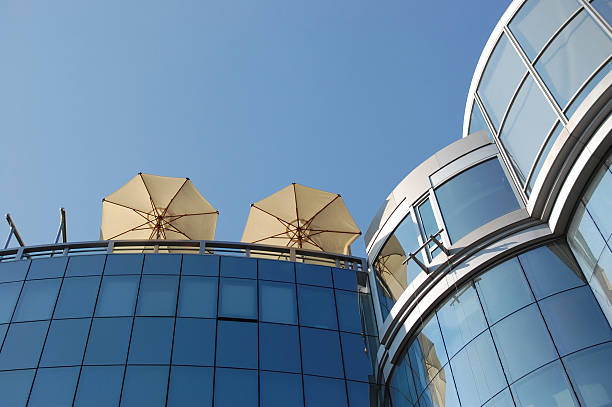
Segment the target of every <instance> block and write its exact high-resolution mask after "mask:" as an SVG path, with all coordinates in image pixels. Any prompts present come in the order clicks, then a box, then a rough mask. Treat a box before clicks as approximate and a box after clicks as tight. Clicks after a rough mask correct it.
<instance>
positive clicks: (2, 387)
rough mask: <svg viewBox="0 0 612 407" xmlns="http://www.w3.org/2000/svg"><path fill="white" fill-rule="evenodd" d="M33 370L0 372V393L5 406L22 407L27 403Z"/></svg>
mask: <svg viewBox="0 0 612 407" xmlns="http://www.w3.org/2000/svg"><path fill="white" fill-rule="evenodd" d="M34 372H35V370H13V371H11V372H0V392H1V393H2V403H4V405H6V406H15V407H22V406H25V405H26V403H27V401H28V395H29V394H30V387H31V386H32V380H33V379H34Z"/></svg>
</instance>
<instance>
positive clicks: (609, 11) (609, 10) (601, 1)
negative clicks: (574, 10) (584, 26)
mask: <svg viewBox="0 0 612 407" xmlns="http://www.w3.org/2000/svg"><path fill="white" fill-rule="evenodd" d="M591 5H592V6H593V7H595V10H597V12H598V13H599V14H600V15H601V16H602V17H603V18H604V19H605V20H606V21H607V22H608V24H610V25H612V2H611V1H610V0H593V1H592V2H591Z"/></svg>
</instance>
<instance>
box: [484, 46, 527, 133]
mask: <svg viewBox="0 0 612 407" xmlns="http://www.w3.org/2000/svg"><path fill="white" fill-rule="evenodd" d="M525 71H526V68H525V65H523V61H521V59H520V57H519V56H518V54H517V53H516V51H515V50H514V48H513V47H512V45H511V44H510V41H508V38H507V37H506V35H505V34H502V37H501V38H500V39H499V41H498V42H497V45H496V46H495V50H494V51H493V53H492V54H491V58H490V59H489V62H487V66H486V68H485V71H484V73H483V75H482V79H481V80H480V85H479V86H478V95H479V96H480V99H481V100H482V103H483V104H484V108H485V110H486V111H487V113H488V114H489V118H490V119H491V122H492V123H493V126H494V127H495V128H496V129H497V130H499V126H500V124H501V120H502V117H503V116H504V112H505V111H506V107H507V106H508V103H510V99H511V98H512V95H513V94H514V90H515V89H516V87H517V86H518V84H519V82H520V80H521V78H522V77H523V74H524V73H525Z"/></svg>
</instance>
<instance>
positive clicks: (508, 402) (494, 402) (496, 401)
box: [483, 389, 515, 407]
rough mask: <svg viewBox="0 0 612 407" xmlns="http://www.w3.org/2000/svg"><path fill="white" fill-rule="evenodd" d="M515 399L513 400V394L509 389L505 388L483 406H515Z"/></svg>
mask: <svg viewBox="0 0 612 407" xmlns="http://www.w3.org/2000/svg"><path fill="white" fill-rule="evenodd" d="M514 406H515V405H514V401H512V395H511V394H510V390H509V389H505V390H504V391H502V392H501V393H499V394H498V395H496V396H495V397H493V398H492V399H491V400H489V401H487V403H486V404H485V405H484V406H483V407H514Z"/></svg>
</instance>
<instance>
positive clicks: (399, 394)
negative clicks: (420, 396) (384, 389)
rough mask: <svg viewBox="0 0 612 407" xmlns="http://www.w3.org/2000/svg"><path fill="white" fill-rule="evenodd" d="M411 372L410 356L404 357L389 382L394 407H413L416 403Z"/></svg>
mask: <svg viewBox="0 0 612 407" xmlns="http://www.w3.org/2000/svg"><path fill="white" fill-rule="evenodd" d="M410 370H411V368H410V362H409V361H408V356H407V355H404V356H403V357H402V359H401V360H400V363H398V364H397V366H396V368H395V369H394V370H393V374H392V376H391V380H389V389H390V390H391V393H390V396H391V399H392V400H393V406H394V407H395V406H401V407H408V406H410V407H412V406H413V404H414V403H415V402H416V399H417V394H416V389H415V386H414V380H413V379H412V373H411V371H410Z"/></svg>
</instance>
